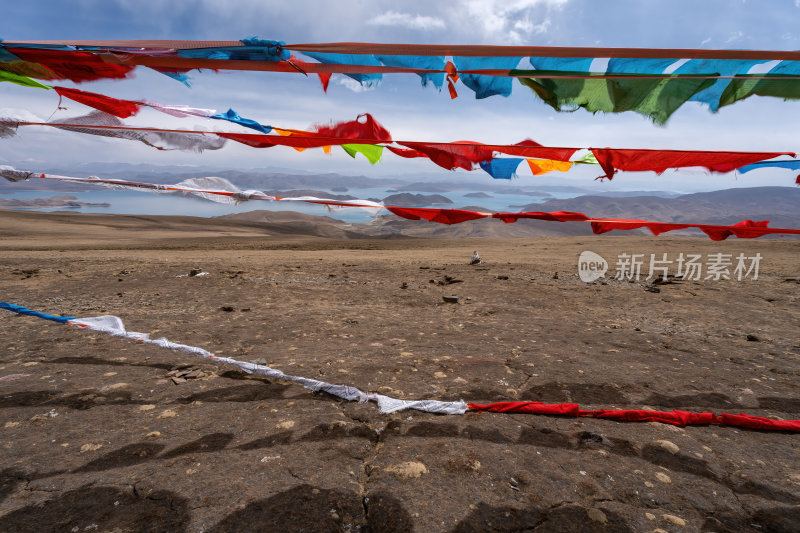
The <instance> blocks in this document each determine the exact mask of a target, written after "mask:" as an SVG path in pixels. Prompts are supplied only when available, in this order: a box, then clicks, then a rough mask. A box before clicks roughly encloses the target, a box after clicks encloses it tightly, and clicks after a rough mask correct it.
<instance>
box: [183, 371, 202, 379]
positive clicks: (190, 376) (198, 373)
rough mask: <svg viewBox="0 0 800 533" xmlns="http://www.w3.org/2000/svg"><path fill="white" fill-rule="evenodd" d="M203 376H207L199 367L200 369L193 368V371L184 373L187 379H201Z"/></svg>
mask: <svg viewBox="0 0 800 533" xmlns="http://www.w3.org/2000/svg"><path fill="white" fill-rule="evenodd" d="M203 376H205V374H204V373H203V371H202V370H200V369H199V368H198V369H195V370H192V371H191V372H189V373H188V374H186V375H184V376H183V377H184V378H185V379H200V378H202V377H203Z"/></svg>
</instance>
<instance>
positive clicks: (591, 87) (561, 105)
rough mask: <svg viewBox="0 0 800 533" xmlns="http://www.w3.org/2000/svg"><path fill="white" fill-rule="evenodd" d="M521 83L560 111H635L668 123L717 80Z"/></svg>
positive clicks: (522, 80)
mask: <svg viewBox="0 0 800 533" xmlns="http://www.w3.org/2000/svg"><path fill="white" fill-rule="evenodd" d="M538 72H540V73H541V72H542V71H538ZM546 73H548V74H562V75H563V74H575V75H583V76H586V74H587V73H586V72H561V71H558V72H556V71H553V72H550V71H546ZM590 76H591V74H590ZM519 81H520V83H522V84H523V85H525V86H527V87H528V88H530V89H531V90H532V91H533V92H534V93H536V95H537V96H539V98H541V99H542V100H544V101H545V103H547V104H548V105H549V106H550V107H552V108H553V109H555V110H556V111H575V110H576V109H578V108H580V107H582V108H584V109H586V110H587V111H591V112H592V113H597V112H598V111H602V112H604V113H621V112H623V111H634V112H636V113H639V114H642V115H645V116H647V117H649V118H650V119H651V120H652V121H653V122H655V123H656V124H664V123H666V122H667V120H668V119H669V117H670V116H671V115H672V113H674V112H675V111H676V110H677V109H678V108H679V107H680V106H681V105H683V104H684V103H685V102H686V101H688V100H689V98H691V97H692V96H693V95H695V94H696V93H698V92H700V91H702V90H703V89H705V88H707V87H710V86H711V85H712V84H713V83H714V81H715V80H713V79H702V78H686V77H681V76H670V77H667V78H664V77H652V78H650V77H646V78H641V77H636V78H592V77H589V78H519Z"/></svg>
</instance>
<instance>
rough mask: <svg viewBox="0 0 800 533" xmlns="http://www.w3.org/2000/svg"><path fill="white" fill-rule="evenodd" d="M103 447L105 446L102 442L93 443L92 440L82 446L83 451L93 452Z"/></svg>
mask: <svg viewBox="0 0 800 533" xmlns="http://www.w3.org/2000/svg"><path fill="white" fill-rule="evenodd" d="M102 447H103V445H102V444H93V443H91V442H90V443H87V444H84V445H83V446H81V453H86V452H93V451H95V450H99V449H100V448H102Z"/></svg>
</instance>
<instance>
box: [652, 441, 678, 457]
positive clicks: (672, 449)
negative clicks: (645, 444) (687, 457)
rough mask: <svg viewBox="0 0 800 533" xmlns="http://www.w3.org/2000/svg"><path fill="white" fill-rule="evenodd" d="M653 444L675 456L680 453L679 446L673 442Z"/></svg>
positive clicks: (655, 442)
mask: <svg viewBox="0 0 800 533" xmlns="http://www.w3.org/2000/svg"><path fill="white" fill-rule="evenodd" d="M653 444H655V445H656V446H658V447H659V448H661V449H662V450H667V451H668V452H669V453H671V454H672V455H675V454H676V453H678V452H679V451H680V448H678V445H677V444H675V443H674V442H672V441H668V440H656V441H653Z"/></svg>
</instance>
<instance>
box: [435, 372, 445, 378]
mask: <svg viewBox="0 0 800 533" xmlns="http://www.w3.org/2000/svg"><path fill="white" fill-rule="evenodd" d="M433 377H435V378H438V379H441V378H446V377H447V374H445V373H444V372H434V373H433Z"/></svg>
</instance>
